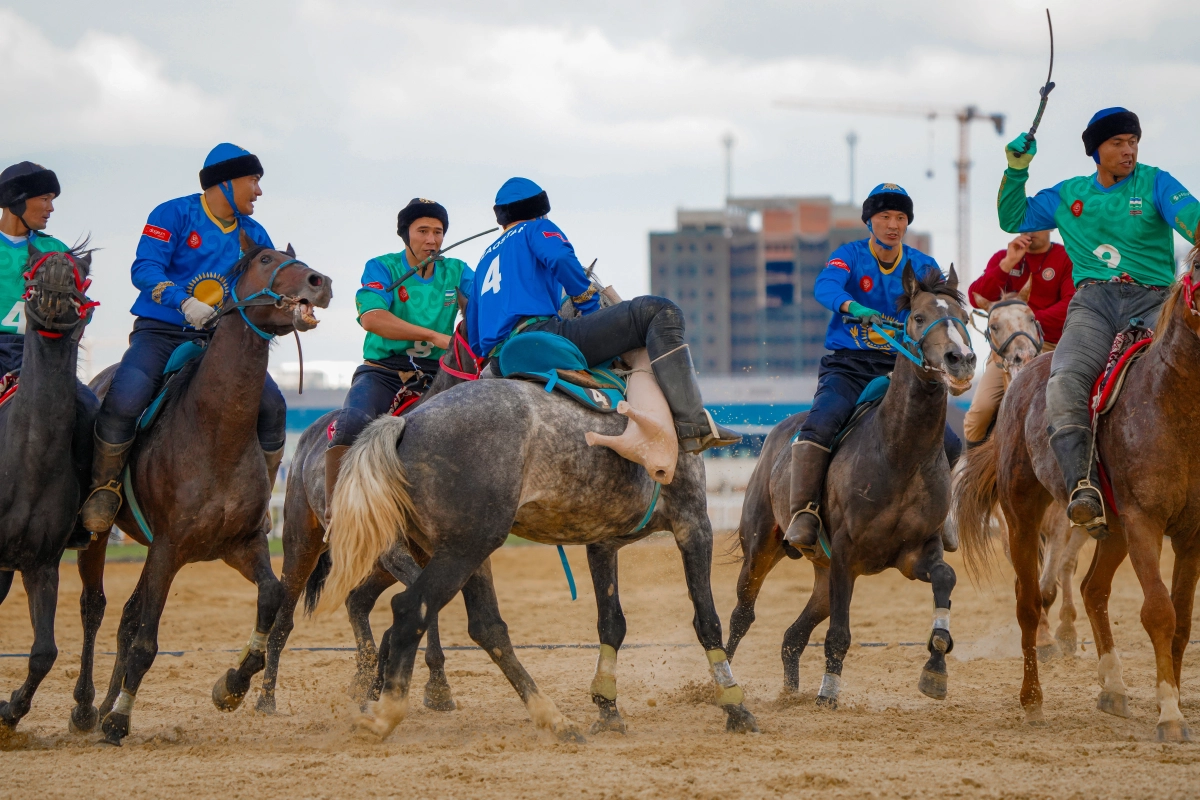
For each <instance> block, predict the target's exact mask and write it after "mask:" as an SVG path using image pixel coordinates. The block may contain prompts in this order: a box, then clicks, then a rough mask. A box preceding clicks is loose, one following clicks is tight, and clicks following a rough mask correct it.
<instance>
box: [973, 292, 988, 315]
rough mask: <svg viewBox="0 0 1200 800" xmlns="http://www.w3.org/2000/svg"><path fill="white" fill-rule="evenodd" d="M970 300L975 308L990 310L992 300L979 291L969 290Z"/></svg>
mask: <svg viewBox="0 0 1200 800" xmlns="http://www.w3.org/2000/svg"><path fill="white" fill-rule="evenodd" d="M971 302H972V303H973V304H974V306H975V307H976V308H978V309H979V310H981V311H991V310H992V301H991V300H988V299H987V298H986V297H984V296H983V295H981V294H980V293H979V292H971Z"/></svg>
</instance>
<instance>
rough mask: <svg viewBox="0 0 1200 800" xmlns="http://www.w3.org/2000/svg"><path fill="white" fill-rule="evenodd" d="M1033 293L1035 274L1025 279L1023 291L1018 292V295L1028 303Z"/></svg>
mask: <svg viewBox="0 0 1200 800" xmlns="http://www.w3.org/2000/svg"><path fill="white" fill-rule="evenodd" d="M1031 294H1033V276H1030V277H1029V280H1027V281H1025V285H1024V286H1022V287H1021V291H1019V292H1017V297H1019V298H1021V300H1023V301H1024V302H1026V303H1028V302H1029V295H1031Z"/></svg>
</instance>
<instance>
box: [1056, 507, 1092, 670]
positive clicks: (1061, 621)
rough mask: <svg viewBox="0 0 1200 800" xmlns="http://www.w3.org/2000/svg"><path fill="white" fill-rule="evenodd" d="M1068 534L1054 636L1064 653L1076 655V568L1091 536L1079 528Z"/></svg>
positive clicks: (1061, 569)
mask: <svg viewBox="0 0 1200 800" xmlns="http://www.w3.org/2000/svg"><path fill="white" fill-rule="evenodd" d="M1063 524H1064V525H1065V524H1066V523H1063ZM1067 536H1068V538H1067V548H1066V554H1065V555H1064V556H1063V560H1062V566H1061V568H1060V571H1059V574H1058V585H1059V587H1060V588H1061V589H1062V606H1061V607H1060V608H1059V609H1058V629H1057V630H1055V631H1054V638H1055V640H1056V641H1057V642H1058V647H1059V649H1060V650H1062V652H1063V655H1067V656H1074V655H1075V650H1076V649H1077V647H1078V645H1079V635H1078V634H1077V633H1076V631H1075V620H1076V619H1077V618H1078V616H1079V613H1078V611H1076V609H1075V570H1076V569H1077V568H1078V567H1079V551H1080V550H1082V549H1083V546H1084V545H1085V544H1086V543H1087V541H1088V539H1089V538H1091V537H1089V536H1088V535H1087V533H1086V532H1084V531H1082V530H1079V529H1078V528H1071V529H1070V530H1069V531H1068V532H1067Z"/></svg>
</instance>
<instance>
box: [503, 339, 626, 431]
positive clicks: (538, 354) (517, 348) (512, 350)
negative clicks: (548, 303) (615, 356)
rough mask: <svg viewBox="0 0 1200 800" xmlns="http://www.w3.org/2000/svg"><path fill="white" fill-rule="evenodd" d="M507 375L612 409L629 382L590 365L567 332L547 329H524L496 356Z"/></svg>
mask: <svg viewBox="0 0 1200 800" xmlns="http://www.w3.org/2000/svg"><path fill="white" fill-rule="evenodd" d="M496 361H497V366H498V367H499V369H500V374H501V375H502V376H504V377H505V378H517V379H523V380H530V381H537V382H539V383H543V384H545V386H546V391H547V392H558V393H560V394H564V395H566V396H567V397H569V398H571V399H572V400H574V401H575V402H577V403H579V404H580V405H582V406H585V407H587V408H590V409H592V410H593V411H601V412H604V413H611V412H614V411H616V410H617V404H618V403H620V402H621V401H622V400H624V399H625V391H626V383H625V380H624V379H623V378H621V376H619V375H617V374H616V373H615V372H613V371H612V370H611V369H606V368H603V367H589V366H588V364H587V360H586V359H585V358H584V357H583V353H581V352H580V351H579V348H578V347H576V346H575V344H574V343H573V342H572V341H571V340H570V339H567V338H566V337H564V336H559V335H558V334H556V333H548V332H546V331H529V332H527V333H520V334H518V335H516V336H514V337H512V338H511V339H509V340H508V341H507V342H505V343H504V346H503V347H501V348H500V353H499V354H498V355H497V357H496Z"/></svg>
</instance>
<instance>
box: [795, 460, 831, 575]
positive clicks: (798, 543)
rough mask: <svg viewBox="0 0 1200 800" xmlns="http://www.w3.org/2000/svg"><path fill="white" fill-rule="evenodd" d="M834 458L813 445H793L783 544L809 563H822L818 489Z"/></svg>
mask: <svg viewBox="0 0 1200 800" xmlns="http://www.w3.org/2000/svg"><path fill="white" fill-rule="evenodd" d="M832 458H833V455H832V454H831V453H830V452H829V448H827V447H823V446H822V445H819V444H817V443H816V442H810V441H805V440H801V441H799V442H793V443H792V491H791V510H792V521H791V522H790V523H789V524H788V529H787V531H786V532H785V533H784V535H783V541H784V544H786V545H788V546H790V547H791V548H792V549H794V550H799V551H800V553H802V554H803V555H804V557H805V558H807V559H808V560H810V561H824V560H825V551H824V550H822V549H821V544H820V533H821V528H822V527H823V525H824V523H823V522H822V521H821V516H820V514H821V506H820V501H821V489H822V487H824V485H825V472H826V470H828V469H829V461H830V459H832Z"/></svg>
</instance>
